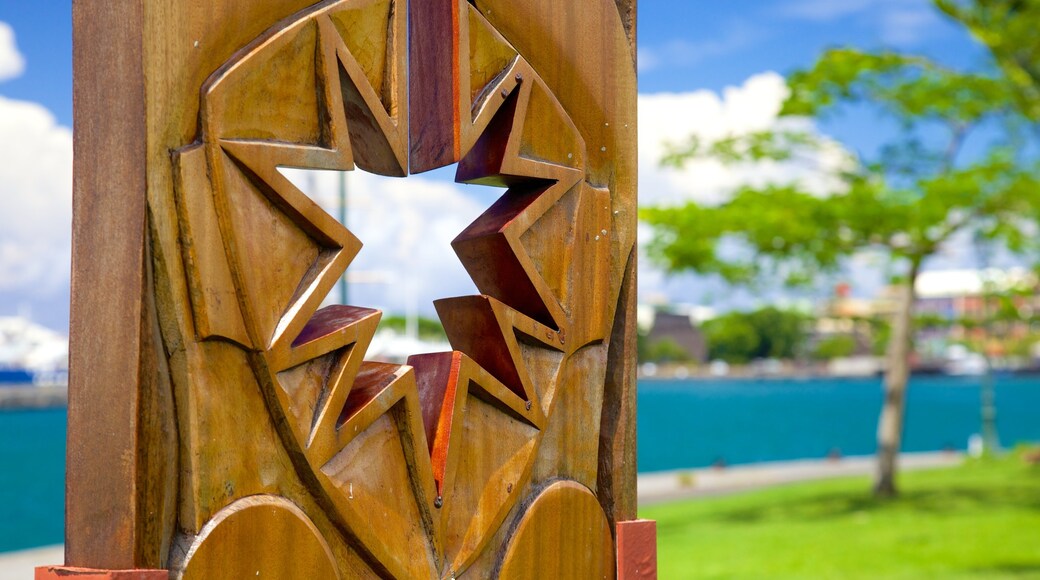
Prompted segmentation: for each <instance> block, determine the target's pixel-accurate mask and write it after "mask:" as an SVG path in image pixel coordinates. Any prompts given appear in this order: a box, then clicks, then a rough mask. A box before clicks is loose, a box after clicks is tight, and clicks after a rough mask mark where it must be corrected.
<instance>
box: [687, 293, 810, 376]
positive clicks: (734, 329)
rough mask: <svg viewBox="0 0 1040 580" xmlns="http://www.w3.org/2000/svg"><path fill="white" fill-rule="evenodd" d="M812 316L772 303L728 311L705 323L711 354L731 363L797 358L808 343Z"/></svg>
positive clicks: (705, 333)
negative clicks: (756, 307)
mask: <svg viewBox="0 0 1040 580" xmlns="http://www.w3.org/2000/svg"><path fill="white" fill-rule="evenodd" d="M808 321H809V318H808V317H807V316H806V315H804V314H802V313H800V312H795V311H792V310H782V309H779V308H776V307H773V306H767V307H765V308H759V309H758V310H754V311H751V312H737V311H734V312H727V313H726V314H723V315H722V316H719V317H717V318H714V319H712V320H709V321H707V322H705V323H704V335H705V340H706V341H707V343H708V356H709V357H710V358H712V359H720V360H724V361H726V362H731V363H746V362H748V361H750V360H754V359H763V358H781V359H791V358H795V357H797V356H798V355H800V354H801V352H802V347H803V346H804V345H805V339H806V332H805V326H806V324H807V323H808Z"/></svg>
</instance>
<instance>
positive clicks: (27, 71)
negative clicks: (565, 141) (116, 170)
mask: <svg viewBox="0 0 1040 580" xmlns="http://www.w3.org/2000/svg"><path fill="white" fill-rule="evenodd" d="M70 12H71V2H69V1H63V0H42V1H40V2H32V3H30V2H14V1H7V2H0V22H5V23H7V24H8V25H9V26H10V27H11V28H12V29H13V31H14V35H15V41H16V42H15V46H16V49H17V53H18V54H19V55H20V56H21V58H22V60H23V61H24V69H23V70H22V71H21V73H20V74H17V75H15V76H13V77H12V76H11V75H10V74H8V75H7V77H9V78H6V79H5V78H4V75H3V74H2V73H0V98H2V99H5V100H4V101H0V105H4V106H7V107H8V108H9V109H10V111H8V114H9V116H10V115H13V116H26V114H23V113H19V112H18V111H29V112H31V113H33V114H35V115H37V117H40V119H39V122H37V123H36V124H35V125H33V126H36V127H42V128H41V129H40V131H41V137H40V140H41V143H45V144H46V145H47V146H48V147H50V149H46V150H47V151H52V153H53V156H54V159H56V160H58V161H55V162H54V163H59V162H60V163H65V161H62V160H65V157H67V156H66V155H65V153H64V151H65V149H63V148H62V147H64V146H59V145H55V142H59V141H62V140H63V139H66V140H67V138H68V135H67V129H62V127H65V128H68V127H71V125H72V26H71V14H70ZM638 22H639V31H638V32H639V46H640V49H639V60H640V75H639V82H640V87H639V90H640V94H641V96H642V97H644V98H643V99H641V104H642V103H644V102H645V103H658V104H659V103H663V102H665V101H667V102H668V103H669V106H671V107H673V108H672V109H670V110H672V111H674V113H673V114H676V115H680V116H683V117H684V120H682V122H681V123H678V125H677V126H678V127H680V128H681V127H685V128H686V129H684V130H692V131H700V130H701V129H702V128H703V127H702V125H704V126H705V127H707V126H708V125H710V126H711V127H710V128H705V131H707V132H708V133H711V134H718V133H719V132H725V131H732V130H739V127H744V128H745V129H746V128H748V127H751V128H754V127H760V126H767V125H768V123H769V122H770V119H771V115H772V116H775V110H774V109H775V108H776V104H777V103H778V102H779V101H778V99H782V91H783V83H782V79H780V77H779V76H776V75H775V74H773V75H770V74H768V73H780V74H784V73H787V72H790V71H791V70H793V69H796V68H799V67H805V66H808V65H810V64H811V63H812V62H813V60H814V59H815V57H816V55H818V54H819V53H820V51H821V50H823V49H824V48H827V47H830V46H838V45H853V46H857V47H861V48H868V49H874V48H883V47H887V48H895V49H900V50H906V51H913V52H917V53H923V54H926V55H928V56H931V57H933V58H936V59H938V60H940V61H942V62H944V63H947V64H949V65H951V66H957V67H979V66H986V54H985V51H984V50H982V49H981V47H979V45H977V44H976V43H975V42H974V41H972V40H971V39H970V38H969V36H968V35H967V34H966V33H965V32H964V31H963V30H962V29H960V28H959V27H957V26H955V25H953V24H951V23H949V22H947V21H946V20H945V19H944V18H943V17H942V16H941V15H939V14H938V13H937V12H936V11H935V10H934V9H932V7H931V4H930V2H928V1H927V0H771V1H750V0H733V1H730V2H718V1H713V2H707V1H701V0H698V1H693V0H686V1H669V0H644V1H643V2H642V4H641V5H640V10H639V20H638ZM0 48H2V47H0ZM0 63H2V55H0ZM662 93H672V94H674V96H675V97H674V98H673V99H671V100H670V101H668V100H667V99H665V98H664V97H660V95H661V94H662ZM655 96H658V97H660V98H658V100H654V99H655ZM661 99H664V100H661ZM26 103H33V104H35V105H33V107H29V108H26V107H22V108H21V109H19V108H18V106H21V105H22V104H26ZM661 110H665V109H664V108H662V109H661ZM11 111H14V112H13V113H12V112H11ZM46 112H49V113H50V114H51V115H53V120H51V121H48V120H47V119H46V118H45V117H46V114H45V113H46ZM687 112H688V113H689V115H685V113H687ZM652 113H653V111H647V112H646V113H644V112H643V110H642V108H641V115H643V119H644V121H641V123H642V126H645V127H649V128H653V127H655V126H657V125H661V123H656V124H655V119H654V118H653V115H652ZM3 114H4V111H3V109H2V107H0V121H2V120H3V118H4V117H3ZM722 117H724V118H726V119H728V120H727V121H726V122H725V123H722V124H721V125H720V124H719V118H722ZM726 123H729V124H730V125H726ZM19 126H20V125H17V124H10V123H8V124H2V123H0V154H2V153H3V151H5V148H4V144H3V142H7V147H8V148H11V149H12V150H16V149H17V148H18V147H20V146H22V144H23V143H24V142H25V139H26V138H27V137H25V135H24V134H22V133H21V132H22V131H27V130H28V129H14V128H12V127H19ZM878 126H879V125H878V121H877V119H875V118H874V117H873V116H872V115H871V114H869V113H866V112H862V111H861V112H859V113H856V114H852V115H847V116H844V117H838V118H836V119H834V120H830V121H828V122H826V123H825V124H823V125H821V126H820V127H819V129H820V130H821V131H822V132H823V133H825V134H827V135H831V136H833V137H835V138H837V139H838V140H839V141H841V142H843V143H845V144H846V146H847V147H848V148H850V149H852V150H853V151H869V150H870V149H871V148H872V147H873V145H874V144H875V143H877V141H878V139H879V138H880V137H879V134H878V131H877V127H878ZM882 126H883V125H882ZM735 127H737V128H735ZM5 132H6V134H5ZM16 133H18V134H16ZM664 138H665V137H664V136H661V135H658V134H645V135H644V133H643V131H642V130H641V133H640V144H641V148H643V149H644V150H646V151H651V152H652V151H653V150H654V149H655V147H653V145H654V144H656V143H659V142H660V141H661V140H662V139H664ZM644 140H645V142H646V143H648V144H650V146H649V147H644V146H643V144H644ZM54 151H56V153H55V152H54ZM16 169H18V168H8V170H7V171H6V172H5V171H2V170H0V278H2V277H3V276H4V275H5V274H4V272H5V265H4V262H3V261H4V259H5V255H7V254H5V253H4V252H5V249H4V248H5V246H4V244H5V243H6V244H7V247H8V248H14V249H9V250H8V254H12V253H14V254H17V253H18V251H17V249H18V248H19V247H20V246H19V245H18V244H23V245H24V244H25V243H26V242H25V240H20V239H18V238H14V237H12V236H10V235H8V234H5V231H4V228H5V227H8V226H5V225H4V224H5V223H8V222H5V221H4V220H5V219H7V220H8V221H9V222H10V223H15V221H14V220H20V221H25V220H26V219H28V218H21V217H18V216H17V212H18V211H19V210H20V207H21V206H18V204H14V207H9V206H11V205H12V204H11V203H9V202H11V200H14V199H16V198H19V197H21V196H30V195H37V194H36V191H37V189H38V188H39V186H38V185H32V184H39V183H42V181H43V180H46V179H51V180H52V181H53V183H51V182H47V183H49V184H50V185H48V187H50V186H53V187H54V188H56V189H57V190H61V191H64V188H67V186H66V183H67V181H68V179H70V177H68V175H70V172H71V168H70V167H51V168H50V169H49V170H44V169H40V170H39V171H38V172H37V174H36V175H34V176H29V177H26V178H25V179H22V177H23V176H22V175H21V174H19V173H17V172H16ZM26 171H29V170H28V169H26ZM640 171H641V186H640V187H641V195H642V196H643V198H644V199H656V198H655V196H658V195H666V196H667V195H673V194H674V195H673V197H674V196H681V195H687V194H689V191H691V190H690V189H689V188H690V187H694V186H695V185H696V184H697V183H699V182H700V181H704V180H707V181H708V182H711V180H712V179H714V178H713V177H711V176H710V175H709V176H708V177H705V176H704V174H699V175H697V174H695V175H691V176H686V177H685V179H686V181H685V182H684V184H680V186H676V185H675V183H676V182H677V177H676V176H674V175H672V176H668V175H655V173H659V171H658V169H657V167H656V163H655V162H654V160H653V159H652V158H650V157H647V158H646V159H645V160H644V156H643V155H641V157H640ZM59 173H60V174H61V175H57V174H59ZM644 177H645V179H646V181H645V182H644V181H643V178H644ZM715 177H717V178H718V183H719V184H728V183H732V179H736V177H733V176H727V175H716V176H715ZM745 177H746V176H745ZM438 179H443V176H442V177H439V178H438V177H435V178H434V181H437V180H438ZM55 180H56V181H55ZM319 181H320V180H319ZM322 183H324V182H323V181H321V182H320V183H319V187H324V186H323V185H321V184H322ZM364 183H366V184H367V183H368V181H365V182H364ZM26 184H30V185H26ZM332 186H333V185H332V182H331V181H330V182H329V183H328V184H327V187H329V188H331V187H332ZM673 186H675V187H674V192H673V193H672V194H669V193H668V192H667V191H665V190H667V189H668V188H670V187H673ZM719 186H720V187H722V185H719ZM20 187H21V188H23V189H24V190H23V189H19V188H20ZM373 187H382V186H378V185H373ZM25 188H29V189H25ZM684 188H685V189H684ZM662 192H664V193H662ZM683 192H686V193H683ZM442 193H444V194H445V195H449V196H450V195H452V194H450V193H448V192H442ZM316 195H318V193H316ZM461 195H462V197H459V199H460V200H461V202H460V203H462V204H465V203H467V201H466V200H467V199H469V200H470V201H472V200H473V199H474V196H473V195H471V194H465V193H463V194H461ZM689 195H693V194H689ZM53 197H54V199H53V200H50V201H49V202H48V203H53V204H55V206H54V207H55V208H56V209H55V210H54V212H53V213H54V215H56V216H64V215H65V213H67V212H66V211H65V210H63V209H61V208H60V207H59V206H60V205H61V204H66V205H67V204H68V199H67V198H68V196H67V195H66V196H65V197H64V198H62V197H61V195H58V194H56V195H55V196H53ZM456 197H457V196H456ZM5 198H6V200H7V201H5ZM485 198H486V196H485ZM44 201H46V200H44ZM44 201H41V202H40V203H44ZM480 203H481V204H484V203H486V201H485V199H481V200H480ZM23 205H24V204H23ZM470 205H472V204H470ZM478 210H479V208H476V210H474V211H478ZM35 211H36V213H35V214H34V215H35V216H36V217H37V218H38V217H39V216H40V215H41V213H46V212H43V210H42V209H41V208H40V207H36V208H35ZM467 211H469V210H467ZM5 215H6V216H7V217H6V218H5V217H4V216H5ZM63 219H67V218H65V217H63V218H62V219H56V220H55V221H54V222H53V223H46V222H45V220H44V221H43V222H41V223H40V224H39V226H38V230H37V231H40V232H47V231H52V230H62V229H63V228H67V223H66V222H64V221H62V220H63ZM445 227H447V224H445ZM8 229H11V228H10V227H8ZM5 236H6V239H5ZM52 237H53V238H54V239H53V240H52V241H51V242H52V243H50V245H49V246H47V247H43V246H41V248H40V249H39V251H38V252H37V253H31V252H26V253H25V256H23V263H22V266H21V270H20V272H22V274H23V277H24V278H25V280H26V282H25V283H24V284H21V285H19V284H15V283H7V284H6V285H5V283H4V280H3V279H0V316H3V315H10V314H14V313H17V312H28V313H30V314H31V315H32V317H33V318H35V319H37V320H39V321H40V322H43V323H44V324H46V325H48V326H51V327H53V328H57V329H64V328H65V327H66V326H67V319H68V305H67V304H68V290H67V287H64V290H63V289H62V288H63V287H62V285H61V283H60V280H58V281H55V280H53V278H54V276H51V278H52V279H51V280H50V281H49V283H48V284H44V285H43V286H45V287H46V288H48V290H46V291H41V290H40V289H39V288H40V287H41V283H35V284H34V283H33V282H32V280H33V278H32V275H39V276H42V274H32V273H31V272H30V271H29V269H27V268H28V267H27V266H26V265H25V263H28V262H31V261H36V262H40V261H43V262H47V263H51V262H52V263H53V264H54V265H53V267H52V268H51V269H52V270H58V271H61V272H65V271H67V268H68V263H67V259H68V258H67V255H65V254H62V253H61V252H60V251H59V250H55V248H60V247H61V245H62V244H67V236H65V237H64V238H63V237H62V236H61V235H57V234H54V235H53V236H52ZM362 239H364V238H362ZM387 243H391V244H392V243H393V242H392V241H389V242H387ZM34 251H35V250H34ZM445 251H446V252H447V251H448V250H447V249H445ZM430 259H431V260H434V258H430ZM27 272H29V273H27ZM30 274H32V275H30ZM9 277H10V276H9ZM59 278H60V276H59ZM643 278H644V280H645V282H644V286H645V287H644V288H641V291H644V292H645V293H646V295H648V296H650V295H659V296H661V297H663V298H667V299H670V300H678V301H688V302H697V301H704V300H709V299H712V298H713V297H715V296H718V295H719V294H720V293H724V291H723V290H722V289H721V288H720V287H719V286H718V285H717V284H710V283H705V282H704V281H701V280H698V279H695V278H692V277H689V276H684V277H679V278H672V279H666V278H665V277H663V276H661V275H660V274H659V273H656V272H653V271H649V270H647V271H646V272H644V273H643ZM65 284H66V285H67V275H65ZM428 290H429V291H430V292H435V291H436V292H444V291H451V290H450V289H445V288H437V289H436V290H435V289H433V288H429V289H428ZM420 294H422V299H423V300H424V301H426V300H427V298H430V299H432V298H433V297H439V296H443V294H440V295H435V296H426V294H425V292H423V291H420ZM738 294H739V293H738ZM744 299H745V301H746V300H747V299H748V297H747V295H746V293H744ZM385 307H387V308H389V309H398V308H399V307H400V304H397V305H396V306H395V305H394V304H387V305H385Z"/></svg>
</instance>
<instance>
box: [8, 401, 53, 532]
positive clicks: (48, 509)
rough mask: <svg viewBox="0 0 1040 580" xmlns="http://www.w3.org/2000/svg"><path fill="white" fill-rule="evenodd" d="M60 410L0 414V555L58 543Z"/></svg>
mask: <svg viewBox="0 0 1040 580" xmlns="http://www.w3.org/2000/svg"><path fill="white" fill-rule="evenodd" d="M64 497H65V409H47V410H42V411H39V410H33V411H0V552H4V551H7V550H17V549H20V548H31V547H35V546H47V545H51V544H60V543H61V542H62V537H63V535H64V529H63V526H64V521H65V502H64Z"/></svg>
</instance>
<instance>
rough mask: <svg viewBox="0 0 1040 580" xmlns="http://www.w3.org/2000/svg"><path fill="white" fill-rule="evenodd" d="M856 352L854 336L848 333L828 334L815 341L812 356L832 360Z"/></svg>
mask: <svg viewBox="0 0 1040 580" xmlns="http://www.w3.org/2000/svg"><path fill="white" fill-rule="evenodd" d="M855 353H856V337H854V336H852V335H849V334H837V335H834V336H829V337H827V338H824V339H822V340H820V342H818V343H816V348H815V349H813V357H814V358H816V359H818V360H832V359H836V358H842V357H846V356H852V355H853V354H855Z"/></svg>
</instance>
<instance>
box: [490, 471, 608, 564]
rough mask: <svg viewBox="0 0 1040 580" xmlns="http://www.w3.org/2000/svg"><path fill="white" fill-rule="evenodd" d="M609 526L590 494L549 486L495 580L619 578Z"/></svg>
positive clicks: (561, 485) (515, 538) (520, 527)
mask: <svg viewBox="0 0 1040 580" xmlns="http://www.w3.org/2000/svg"><path fill="white" fill-rule="evenodd" d="M613 544H614V542H613V539H612V538H611V534H610V527H609V526H608V525H607V520H606V518H604V517H603V510H602V509H601V508H600V507H599V502H598V501H597V500H596V496H595V494H593V493H592V491H591V490H589V489H588V488H585V487H583V486H581V485H578V484H576V483H573V482H568V481H564V482H558V483H554V484H551V485H549V486H548V487H547V488H546V489H545V490H544V491H542V492H541V493H539V494H538V496H537V497H536V498H535V499H534V502H533V503H532V504H531V506H530V507H529V508H528V509H527V511H526V512H525V513H524V516H523V518H522V519H521V520H520V522H519V524H518V525H517V527H516V529H515V530H514V532H513V537H512V539H511V540H510V541H509V545H508V546H507V547H506V550H505V553H504V556H503V558H502V562H501V568H500V569H499V570H497V573H496V575H495V576H496V577H499V578H504V579H509V580H513V579H521V578H531V579H532V580H533V579H536V578H558V579H560V580H571V579H574V580H579V579H581V580H592V579H603V580H606V579H608V578H613V577H614V572H615V568H614V547H613Z"/></svg>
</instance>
